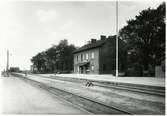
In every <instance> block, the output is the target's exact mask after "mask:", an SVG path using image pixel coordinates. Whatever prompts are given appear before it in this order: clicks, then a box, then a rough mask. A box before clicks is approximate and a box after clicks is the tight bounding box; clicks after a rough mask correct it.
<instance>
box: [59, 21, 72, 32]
mask: <svg viewBox="0 0 167 116" xmlns="http://www.w3.org/2000/svg"><path fill="white" fill-rule="evenodd" d="M74 24H75V22H74V21H72V20H70V21H68V22H67V23H65V24H64V25H62V27H61V28H60V30H61V31H65V30H69V29H71V28H72V27H73V26H74Z"/></svg>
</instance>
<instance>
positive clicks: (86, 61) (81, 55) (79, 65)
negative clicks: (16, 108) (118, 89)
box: [74, 35, 126, 75]
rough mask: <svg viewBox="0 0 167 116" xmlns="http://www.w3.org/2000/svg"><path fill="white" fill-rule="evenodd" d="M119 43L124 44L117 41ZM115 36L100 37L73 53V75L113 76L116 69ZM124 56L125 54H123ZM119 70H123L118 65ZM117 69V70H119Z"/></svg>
mask: <svg viewBox="0 0 167 116" xmlns="http://www.w3.org/2000/svg"><path fill="white" fill-rule="evenodd" d="M119 43H124V42H123V41H122V40H119ZM115 46H116V36H109V37H108V38H107V37H106V36H103V35H102V36H101V38H100V40H96V39H91V41H90V42H89V43H88V44H86V45H84V46H82V47H80V48H79V49H77V50H76V51H74V73H85V74H114V75H115V68H116V47H115ZM125 56H126V53H125ZM119 67H120V68H124V65H123V64H122V63H119ZM120 68H119V69H120Z"/></svg>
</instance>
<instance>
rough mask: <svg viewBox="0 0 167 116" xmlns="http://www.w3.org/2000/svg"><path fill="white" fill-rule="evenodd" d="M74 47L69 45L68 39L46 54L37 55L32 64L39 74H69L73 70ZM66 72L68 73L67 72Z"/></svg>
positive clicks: (48, 50)
mask: <svg viewBox="0 0 167 116" xmlns="http://www.w3.org/2000/svg"><path fill="white" fill-rule="evenodd" d="M75 49H76V47H75V46H74V45H69V44H68V41H67V40H66V39H64V40H61V41H60V42H59V44H58V45H53V46H52V47H50V48H49V49H47V50H46V51H44V52H41V53H38V54H37V55H35V56H34V57H33V58H32V59H31V62H32V63H33V69H34V71H35V72H38V73H53V72H63V71H64V72H63V73H67V72H70V71H72V70H73V51H74V50H75ZM65 71H66V72H65Z"/></svg>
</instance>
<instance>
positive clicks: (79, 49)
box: [73, 40, 105, 54]
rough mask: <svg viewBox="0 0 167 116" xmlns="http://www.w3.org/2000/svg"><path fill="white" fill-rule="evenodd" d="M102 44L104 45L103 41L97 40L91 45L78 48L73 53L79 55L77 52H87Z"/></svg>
mask: <svg viewBox="0 0 167 116" xmlns="http://www.w3.org/2000/svg"><path fill="white" fill-rule="evenodd" d="M104 43H105V40H97V41H95V42H93V43H90V44H86V45H84V46H82V47H80V48H78V49H77V50H75V51H74V52H73V53H74V54H75V53H79V52H82V51H85V50H89V49H93V48H98V47H101V46H102V45H103V44H104Z"/></svg>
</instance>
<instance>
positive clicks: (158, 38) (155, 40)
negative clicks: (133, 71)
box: [119, 3, 165, 70]
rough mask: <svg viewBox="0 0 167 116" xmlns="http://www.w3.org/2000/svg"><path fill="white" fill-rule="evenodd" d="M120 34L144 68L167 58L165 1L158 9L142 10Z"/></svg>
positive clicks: (129, 21) (146, 68)
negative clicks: (166, 52)
mask: <svg viewBox="0 0 167 116" xmlns="http://www.w3.org/2000/svg"><path fill="white" fill-rule="evenodd" d="M119 34H120V37H121V38H122V39H123V40H125V41H126V42H127V45H128V46H127V48H128V50H132V49H133V51H134V54H135V57H136V62H138V63H139V64H142V65H143V67H144V70H148V69H149V65H151V66H154V67H155V65H158V64H160V63H161V61H162V60H164V59H165V3H162V4H161V5H160V6H159V7H158V8H157V9H151V8H148V9H146V10H143V11H141V12H140V14H139V15H137V16H136V17H135V19H131V20H128V21H127V26H125V27H123V28H122V29H121V30H120V33H119ZM132 57H134V55H132Z"/></svg>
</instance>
